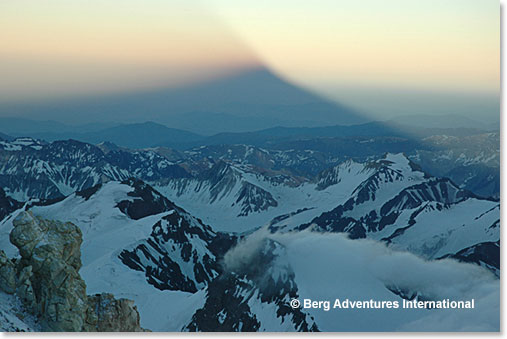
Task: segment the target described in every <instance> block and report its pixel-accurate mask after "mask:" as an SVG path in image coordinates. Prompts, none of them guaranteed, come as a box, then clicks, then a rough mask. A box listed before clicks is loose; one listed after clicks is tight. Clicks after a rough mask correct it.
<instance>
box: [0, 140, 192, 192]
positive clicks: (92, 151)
mask: <svg viewBox="0 0 507 339" xmlns="http://www.w3.org/2000/svg"><path fill="white" fill-rule="evenodd" d="M0 159H2V160H1V163H2V166H1V167H0V186H1V187H3V189H4V190H5V192H6V193H7V194H8V195H9V196H11V197H13V198H15V199H17V200H20V201H26V200H29V199H30V198H43V199H57V198H62V197H64V196H67V195H69V194H71V193H73V192H75V191H82V190H85V189H87V188H90V187H92V186H95V185H97V184H99V183H103V182H107V181H109V180H126V179H128V178H130V177H146V178H151V179H152V180H156V179H161V178H167V177H169V178H172V177H178V176H183V177H185V176H189V174H188V173H187V171H186V170H185V169H183V168H182V167H181V166H179V165H176V164H174V163H173V162H170V161H168V160H167V159H165V158H164V157H162V156H160V155H158V154H157V153H155V152H153V151H143V152H130V151H124V150H115V151H110V152H107V153H106V152H104V151H102V149H101V148H99V147H97V146H94V145H91V144H86V143H82V142H79V141H74V140H67V141H55V142H52V143H43V142H40V141H38V140H33V139H30V138H18V139H15V140H14V141H12V142H0Z"/></svg>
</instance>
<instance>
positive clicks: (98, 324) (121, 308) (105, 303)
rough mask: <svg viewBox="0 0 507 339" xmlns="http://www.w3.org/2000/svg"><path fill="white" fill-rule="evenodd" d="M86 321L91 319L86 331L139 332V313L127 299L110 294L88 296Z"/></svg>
mask: <svg viewBox="0 0 507 339" xmlns="http://www.w3.org/2000/svg"><path fill="white" fill-rule="evenodd" d="M88 304H89V309H88V313H89V314H88V317H87V321H90V320H93V323H89V325H92V326H91V327H90V326H89V327H88V329H87V330H88V331H97V332H139V331H141V330H142V329H141V328H140V326H139V320H140V318H139V313H138V312H137V308H136V307H135V306H134V302H133V301H132V300H129V299H115V298H114V296H113V295H112V294H109V293H102V294H97V295H94V296H89V297H88Z"/></svg>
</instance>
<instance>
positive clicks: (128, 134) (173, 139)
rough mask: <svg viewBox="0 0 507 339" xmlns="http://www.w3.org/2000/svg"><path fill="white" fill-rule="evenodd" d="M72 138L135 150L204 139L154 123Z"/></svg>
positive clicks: (116, 127) (170, 145)
mask: <svg viewBox="0 0 507 339" xmlns="http://www.w3.org/2000/svg"><path fill="white" fill-rule="evenodd" d="M54 138H55V137H54V136H53V137H52V139H54ZM72 138H75V139H78V140H80V141H83V142H89V143H93V144H97V143H100V142H104V141H107V142H111V143H114V144H116V145H119V146H123V147H128V148H134V149H135V148H146V147H154V146H160V145H164V146H168V147H175V148H179V147H181V146H182V145H183V146H185V145H188V144H194V143H197V142H199V141H200V140H202V139H203V137H202V136H200V135H197V134H194V133H191V132H187V131H183V130H179V129H175V128H168V127H166V126H164V125H160V124H156V123H153V122H145V123H140V124H123V125H119V126H115V127H111V128H107V129H103V130H100V131H96V132H89V133H82V134H72Z"/></svg>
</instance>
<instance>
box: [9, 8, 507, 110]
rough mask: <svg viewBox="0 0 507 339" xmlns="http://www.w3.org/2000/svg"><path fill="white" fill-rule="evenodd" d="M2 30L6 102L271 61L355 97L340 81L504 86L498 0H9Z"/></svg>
mask: <svg viewBox="0 0 507 339" xmlns="http://www.w3.org/2000/svg"><path fill="white" fill-rule="evenodd" d="M0 32H1V33H0V34H1V35H2V37H1V43H0V76H1V78H2V81H0V102H2V101H3V102H6V101H18V100H27V99H31V98H50V97H54V96H66V95H80V94H89V93H107V92H115V91H124V90H132V89H139V88H143V89H144V88H151V87H157V86H181V85H182V84H186V83H191V82H199V81H201V80H202V79H206V78H209V77H213V76H219V75H221V74H223V73H227V72H234V71H236V70H238V69H242V68H249V67H255V66H258V65H261V64H264V65H267V66H268V67H270V68H272V69H273V70H274V71H276V72H277V73H279V74H281V75H283V76H284V77H285V78H288V79H290V80H293V81H294V82H296V83H298V84H301V85H303V86H305V87H308V88H311V89H313V90H316V91H318V92H320V93H323V94H325V95H327V96H330V97H333V98H338V99H340V100H345V101H347V100H349V101H350V100H352V103H354V100H356V101H357V99H354V95H347V94H346V93H347V91H340V89H343V88H344V87H345V88H347V89H348V91H349V92H354V93H356V92H357V91H359V93H360V91H361V89H362V88H365V89H367V90H369V91H370V92H371V91H374V90H375V89H376V88H378V89H382V90H383V91H390V92H391V93H395V92H396V91H397V90H400V89H403V90H411V91H425V92H428V91H434V92H450V93H465V94H467V93H471V94H474V95H475V94H479V95H480V96H482V97H484V96H491V95H496V96H498V93H499V84H500V17H499V2H498V1H495V0H361V1H357V0H315V1H308V0H269V1H268V0H255V1H253V0H244V1H233V0H201V1H183V0H121V1H103V0H45V1H40V0H4V1H0ZM340 93H341V94H340ZM356 96H357V95H356ZM361 101H364V98H362V99H359V102H358V103H360V102H361Z"/></svg>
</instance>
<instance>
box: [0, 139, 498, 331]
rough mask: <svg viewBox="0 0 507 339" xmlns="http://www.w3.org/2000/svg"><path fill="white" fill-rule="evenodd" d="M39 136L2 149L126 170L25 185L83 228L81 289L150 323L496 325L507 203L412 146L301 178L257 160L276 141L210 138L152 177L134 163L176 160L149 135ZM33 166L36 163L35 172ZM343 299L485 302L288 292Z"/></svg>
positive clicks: (0, 231)
mask: <svg viewBox="0 0 507 339" xmlns="http://www.w3.org/2000/svg"><path fill="white" fill-rule="evenodd" d="M33 142H35V141H32V142H29V140H25V141H24V142H23V144H25V145H18V147H19V149H18V150H13V151H6V150H5V151H4V155H3V156H5V154H11V155H12V156H14V158H16V154H18V153H20V152H21V153H23V154H25V153H26V154H25V155H23V156H22V157H21V158H20V159H24V160H26V161H28V160H30V159H34V158H30V157H34V154H38V152H41V154H40V155H37V157H38V158H36V159H37V160H36V161H35V162H37V161H39V162H42V161H46V162H45V163H44V166H43V167H45V166H51V167H50V168H54V169H58V171H59V172H60V173H66V168H67V167H68V166H71V164H73V163H74V162H76V163H77V164H78V166H77V167H78V168H80V169H82V168H85V167H87V166H88V167H91V168H96V169H97V171H98V168H110V171H111V172H112V173H124V174H125V175H126V176H128V178H126V179H120V180H114V179H113V178H109V179H108V180H104V181H103V182H102V183H99V184H98V185H94V186H90V187H89V188H88V189H85V190H83V191H78V192H75V193H70V194H69V195H67V196H66V197H60V198H58V199H53V200H32V201H30V202H28V203H27V205H26V208H27V209H28V210H29V211H30V212H31V213H33V214H34V215H38V216H40V217H42V218H45V219H50V220H65V221H70V222H72V223H73V224H75V225H76V226H77V227H78V228H79V229H80V231H81V232H82V235H83V243H82V244H81V252H82V255H81V258H82V259H81V260H82V267H81V269H80V272H79V273H80V275H81V277H82V278H83V280H84V282H85V283H86V286H87V293H91V294H92V295H93V294H95V293H111V294H114V295H115V296H116V297H118V298H128V299H131V300H133V301H134V302H135V304H136V306H137V309H138V311H139V314H140V317H141V318H140V319H141V322H140V326H141V327H143V328H147V329H150V330H153V331H212V330H213V331H347V330H353V329H354V326H356V327H355V328H356V329H357V324H358V323H362V324H364V325H362V326H364V327H363V329H364V330H369V331H384V330H391V331H392V330H418V331H421V330H428V329H435V328H436V329H439V330H458V329H469V330H494V329H497V328H498V326H499V322H498V319H497V314H496V313H495V312H497V309H498V308H499V303H498V302H497V301H498V300H499V279H498V276H499V260H498V257H499V255H498V253H499V246H498V245H497V244H498V243H499V239H500V237H499V235H500V229H499V223H500V222H499V218H500V217H499V202H498V201H497V200H495V199H484V198H480V197H478V196H476V195H474V194H472V193H470V192H468V191H466V190H464V189H462V188H460V187H459V186H457V185H456V184H454V183H453V181H451V180H449V179H447V178H439V177H434V176H431V175H430V174H428V173H426V172H424V171H423V170H422V169H421V168H420V167H419V166H418V165H416V164H415V163H413V162H412V161H411V160H409V158H408V157H407V156H406V155H404V154H385V155H384V156H383V157H380V158H379V159H371V160H366V161H362V162H359V161H354V160H351V159H349V160H347V161H344V162H340V163H338V164H336V165H334V166H331V167H329V168H327V169H326V170H324V171H322V172H321V173H320V174H318V175H317V176H316V177H315V178H313V179H311V180H310V179H308V180H303V181H297V180H296V177H295V176H293V175H292V174H290V173H289V174H287V173H286V174H285V175H282V174H281V173H277V172H276V171H275V170H272V171H262V170H260V169H259V167H255V166H252V165H251V164H250V162H252V163H253V162H254V161H255V162H257V163H258V165H260V164H261V163H262V162H261V160H262V159H264V160H267V161H268V162H270V160H271V157H273V159H276V157H275V156H274V154H272V153H270V151H267V150H262V149H256V148H253V147H250V148H244V147H238V148H235V149H231V152H227V149H226V150H225V153H234V154H230V157H229V160H228V161H226V160H227V159H216V160H215V159H213V157H211V158H207V157H206V156H205V157H204V159H201V155H203V154H206V155H208V154H212V153H211V151H216V152H219V153H220V154H221V152H222V150H221V149H217V148H214V149H210V150H204V149H202V152H203V153H202V154H194V155H193V156H195V157H196V159H201V161H202V163H195V164H192V158H191V157H190V156H188V155H187V156H188V157H187V158H185V159H183V160H184V161H183V162H181V163H179V164H173V163H171V165H172V166H178V168H182V169H185V173H187V176H185V177H176V176H174V175H173V174H172V173H174V171H172V172H169V173H168V174H163V173H162V172H153V173H151V177H152V178H153V180H152V183H151V184H150V183H147V182H143V181H141V180H139V179H136V178H131V177H130V175H132V174H133V176H136V175H135V174H136V173H137V174H138V177H149V174H150V173H149V172H148V169H149V168H151V169H152V170H154V169H155V168H158V167H157V166H155V164H159V163H165V162H166V161H168V160H167V159H165V158H163V157H162V156H161V155H159V154H157V153H156V152H155V151H153V150H150V151H142V152H138V151H136V152H128V151H126V150H122V149H116V148H115V147H113V146H112V145H102V146H103V147H105V148H107V149H108V151H107V154H106V153H105V152H104V151H103V149H102V148H99V147H95V146H92V145H89V144H82V143H79V142H74V141H72V142H64V143H58V142H56V143H51V144H43V145H40V146H38V145H36V146H35V147H36V149H34V148H33V146H34V144H33ZM39 147H40V148H39ZM37 148H38V149H37ZM233 151H234V152H233ZM9 152H10V153H9ZM52 152H56V153H52ZM207 152H210V153H207ZM56 154H60V158H62V159H60V160H58V161H60V162H58V161H57V159H58V158H59V157H58V156H56ZM18 155H19V154H18ZM279 155H280V156H283V153H281V154H279ZM23 157H28V158H23ZM44 157H48V158H47V159H46V158H44ZM49 157H51V159H52V162H50V161H48V159H49ZM297 158H298V157H294V159H297ZM44 159H45V160H44ZM113 159H114V161H113ZM141 159H142V160H141ZM233 159H235V160H234V161H232V160H233ZM284 159H285V160H286V161H288V160H289V158H284ZM11 161H13V160H11ZM30 161H32V160H30ZM30 161H28V163H30ZM150 161H153V162H150ZM195 161H196V162H197V160H195ZM241 161H243V163H241ZM98 164H100V165H101V166H102V167H99V166H98ZM120 165H121V167H113V166H120ZM130 166H132V167H130ZM145 166H146V167H145ZM200 166H202V168H201V167H200ZM163 168H164V166H160V169H161V170H162V169H163ZM113 169H115V170H114V171H113ZM120 169H121V170H120ZM194 171H195V172H194ZM51 172H53V171H46V172H41V173H42V174H44V175H48V173H51ZM28 173H29V175H33V176H34V177H36V176H35V173H36V172H30V171H29V172H28ZM80 173H82V172H80ZM90 173H91V172H90ZM84 177H86V175H83V178H84ZM55 178H56V177H55ZM152 185H154V186H152ZM245 187H246V189H245ZM22 210H24V208H18V209H17V210H15V211H14V212H11V213H10V214H9V215H7V217H5V218H4V219H3V220H2V221H1V222H0V249H2V250H4V251H5V252H6V254H7V255H8V256H9V257H11V258H15V257H16V256H17V255H18V249H17V248H16V247H15V246H13V245H12V244H11V243H10V241H9V236H8V235H9V234H10V233H11V232H12V229H13V228H14V220H15V219H16V217H17V216H18V215H19V214H20V213H22ZM231 231H234V232H233V233H232V232H231ZM458 261H461V262H458ZM315 277H319V279H316V278H315ZM125 282H128V283H125ZM0 297H1V295H0ZM337 298H338V299H340V300H341V301H345V300H349V301H350V300H352V301H358V300H359V301H361V302H363V301H364V302H365V303H366V302H370V301H371V300H373V301H375V302H381V301H391V302H398V303H399V304H401V303H403V302H404V301H409V300H413V299H414V298H417V300H426V301H438V300H442V299H446V298H449V299H451V300H468V299H472V298H473V299H475V301H476V308H475V309H472V310H467V312H464V311H463V310H453V309H451V310H441V309H436V310H428V309H416V310H411V312H407V310H403V309H401V308H396V309H385V308H376V306H375V305H376V304H375V303H373V304H372V305H373V306H371V309H370V310H357V312H356V311H354V310H337V309H331V308H330V309H329V310H327V311H326V310H325V309H323V307H325V306H324V305H322V304H321V307H313V308H312V307H305V306H304V304H303V305H302V307H300V308H292V307H291V306H290V301H291V300H292V299H298V300H300V301H301V302H302V303H303V302H304V301H305V299H309V300H314V301H319V300H321V301H323V300H332V301H334V300H335V299H337ZM1 312H2V308H1V307H0V316H1ZM337 312H339V313H337ZM338 314H339V315H340V316H339V317H338V316H337V315H338ZM441 319H453V321H445V322H442V321H441ZM428 326H429V327H428Z"/></svg>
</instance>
